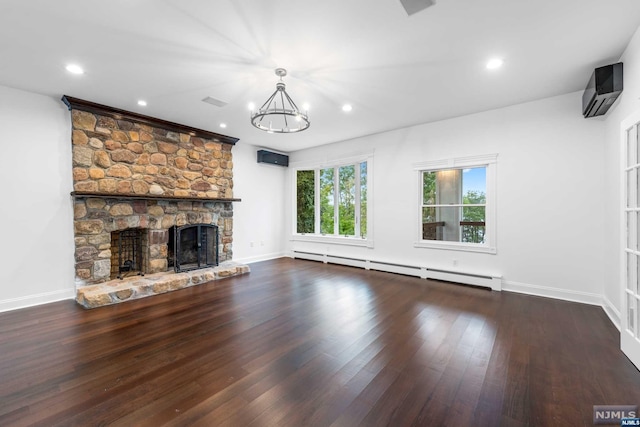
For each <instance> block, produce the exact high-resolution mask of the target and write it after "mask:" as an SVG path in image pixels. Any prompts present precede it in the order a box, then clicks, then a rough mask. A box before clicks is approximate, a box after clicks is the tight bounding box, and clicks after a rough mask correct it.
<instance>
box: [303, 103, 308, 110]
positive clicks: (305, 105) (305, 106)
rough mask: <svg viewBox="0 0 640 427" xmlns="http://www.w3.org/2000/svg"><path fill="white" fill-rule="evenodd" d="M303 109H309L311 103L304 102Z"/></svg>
mask: <svg viewBox="0 0 640 427" xmlns="http://www.w3.org/2000/svg"><path fill="white" fill-rule="evenodd" d="M302 109H303V110H304V111H309V104H307V103H306V102H305V103H304V104H302Z"/></svg>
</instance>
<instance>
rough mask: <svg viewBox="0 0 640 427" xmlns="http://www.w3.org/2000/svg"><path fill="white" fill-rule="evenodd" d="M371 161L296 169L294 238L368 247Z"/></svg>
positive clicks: (358, 160)
mask: <svg viewBox="0 0 640 427" xmlns="http://www.w3.org/2000/svg"><path fill="white" fill-rule="evenodd" d="M371 160H372V159H371V158H367V157H364V158H359V159H351V160H344V161H341V162H336V163H335V164H327V165H322V166H317V167H307V168H305V167H300V168H296V169H295V170H294V187H295V215H294V221H295V224H294V239H295V240H311V241H314V240H315V241H328V240H330V241H332V242H334V243H345V244H356V245H366V246H369V245H370V242H371V238H370V237H371V234H370V229H369V227H370V221H369V220H368V216H369V209H368V207H369V206H370V201H369V200H368V196H369V194H371V191H370V190H371V179H370V173H371Z"/></svg>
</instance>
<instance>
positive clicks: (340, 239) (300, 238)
mask: <svg viewBox="0 0 640 427" xmlns="http://www.w3.org/2000/svg"><path fill="white" fill-rule="evenodd" d="M291 240H293V241H297V242H315V243H331V244H334V245H347V246H361V247H366V248H373V240H368V239H361V238H360V237H345V236H322V235H318V234H294V235H292V236H291Z"/></svg>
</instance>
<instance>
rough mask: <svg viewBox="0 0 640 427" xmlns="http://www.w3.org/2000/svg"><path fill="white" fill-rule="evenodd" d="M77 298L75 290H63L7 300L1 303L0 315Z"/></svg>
mask: <svg viewBox="0 0 640 427" xmlns="http://www.w3.org/2000/svg"><path fill="white" fill-rule="evenodd" d="M75 297H76V290H75V289H62V290H58V291H51V292H44V293H42V294H36V295H27V296H24V297H19V298H11V299H6V300H2V301H0V313H2V312H4V311H11V310H17V309H19V308H27V307H33V306H36V305H42V304H48V303H50V302H56V301H62V300H67V299H75Z"/></svg>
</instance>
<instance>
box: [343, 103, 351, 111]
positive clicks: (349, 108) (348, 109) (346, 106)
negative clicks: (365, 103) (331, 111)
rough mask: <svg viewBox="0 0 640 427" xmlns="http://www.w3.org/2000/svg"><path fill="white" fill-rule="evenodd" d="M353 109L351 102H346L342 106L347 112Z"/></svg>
mask: <svg viewBox="0 0 640 427" xmlns="http://www.w3.org/2000/svg"><path fill="white" fill-rule="evenodd" d="M351 110H353V107H352V106H351V104H344V105H343V106H342V111H344V112H345V113H348V112H349V111H351Z"/></svg>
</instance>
